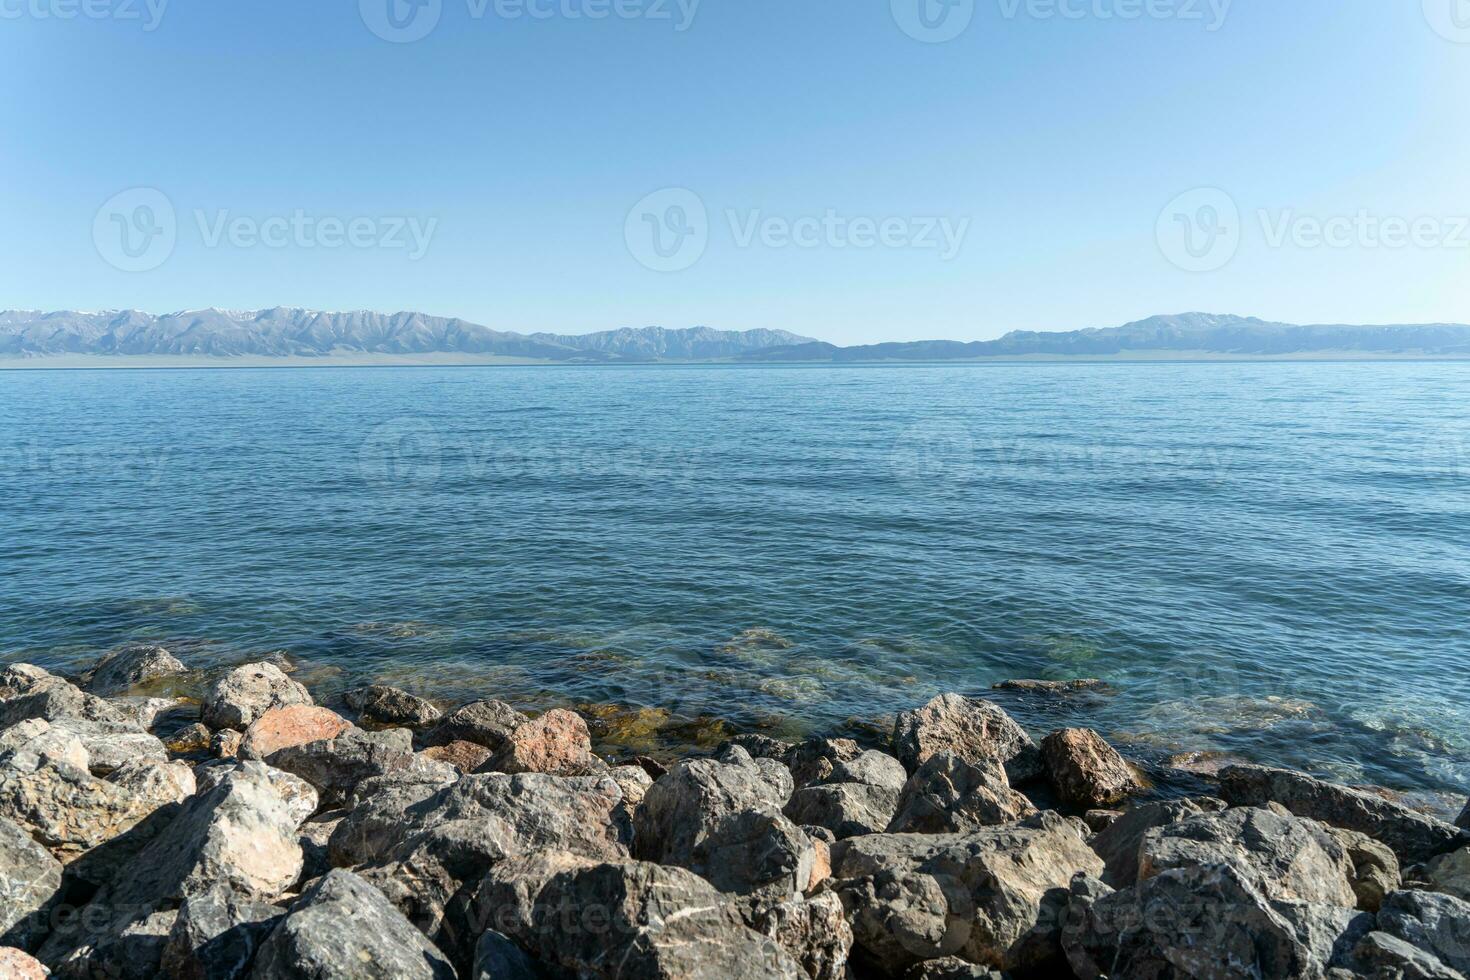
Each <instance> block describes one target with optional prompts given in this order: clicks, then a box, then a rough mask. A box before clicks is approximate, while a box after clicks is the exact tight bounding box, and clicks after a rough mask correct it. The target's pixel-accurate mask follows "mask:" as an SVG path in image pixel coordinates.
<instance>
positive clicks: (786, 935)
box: [740, 891, 852, 980]
mask: <svg viewBox="0 0 1470 980" xmlns="http://www.w3.org/2000/svg"><path fill="white" fill-rule="evenodd" d="M740 911H741V915H742V917H743V918H744V919H745V924H746V925H747V926H749V927H750V928H751V929H754V930H755V931H756V932H758V933H760V934H761V935H763V936H766V937H767V938H769V939H774V940H775V941H776V943H777V945H779V946H780V947H781V948H782V949H784V950H785V951H786V952H788V953H790V954H791V957H792V958H793V959H795V960H796V962H797V963H799V964H801V968H802V969H803V970H805V971H806V975H807V976H808V977H810V978H811V980H844V978H846V977H847V959H848V956H849V954H850V953H851V951H852V928H851V927H850V926H849V925H848V924H847V913H846V912H845V910H844V909H843V908H842V901H841V900H840V899H839V898H838V897H837V893H836V892H831V891H821V892H819V893H817V894H815V895H812V896H811V897H809V898H805V897H801V896H793V897H787V898H783V899H780V900H778V901H763V900H758V899H757V900H749V901H746V902H744V903H742V904H741V906H740Z"/></svg>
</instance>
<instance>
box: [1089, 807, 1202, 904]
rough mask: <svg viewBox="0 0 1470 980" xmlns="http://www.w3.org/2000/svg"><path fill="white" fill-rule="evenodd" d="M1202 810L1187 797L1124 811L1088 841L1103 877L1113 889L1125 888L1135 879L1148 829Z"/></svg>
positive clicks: (1185, 817)
mask: <svg viewBox="0 0 1470 980" xmlns="http://www.w3.org/2000/svg"><path fill="white" fill-rule="evenodd" d="M1203 812H1204V811H1203V810H1201V809H1200V808H1199V807H1198V806H1196V805H1195V804H1194V803H1192V802H1190V801H1189V800H1160V801H1156V802H1153V803H1142V804H1139V805H1137V806H1133V807H1130V808H1129V809H1128V810H1125V811H1124V812H1123V814H1122V816H1120V817H1118V818H1117V819H1116V820H1114V821H1112V822H1111V823H1110V824H1108V825H1107V826H1106V827H1104V828H1103V829H1102V830H1100V831H1098V832H1097V833H1096V834H1094V835H1093V837H1092V840H1090V841H1088V843H1089V844H1090V845H1091V846H1092V849H1093V850H1094V851H1096V852H1097V855H1098V857H1100V858H1102V859H1103V866H1104V870H1103V874H1102V880H1103V881H1105V882H1107V883H1108V884H1109V885H1111V886H1112V887H1113V888H1127V887H1128V886H1129V885H1132V884H1134V883H1135V882H1137V881H1138V872H1139V855H1140V852H1141V851H1142V850H1143V839H1144V837H1145V836H1146V835H1147V834H1148V832H1149V831H1150V830H1152V829H1154V828H1155V827H1163V826H1165V825H1167V824H1172V823H1177V822H1179V821H1180V820H1186V819H1188V818H1189V817H1192V816H1195V815H1196V814H1199V813H1203Z"/></svg>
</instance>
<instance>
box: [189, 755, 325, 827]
mask: <svg viewBox="0 0 1470 980" xmlns="http://www.w3.org/2000/svg"><path fill="white" fill-rule="evenodd" d="M194 775H195V780H196V782H197V785H198V788H197V789H196V790H195V792H197V793H208V792H209V791H210V790H212V789H214V788H215V787H216V786H218V785H220V783H222V782H224V781H226V780H228V779H233V778H235V777H236V776H237V775H243V776H246V777H248V778H250V779H253V780H264V781H265V783H266V784H267V785H269V786H270V788H271V789H272V790H274V791H275V794H276V795H277V796H279V797H280V798H281V802H283V803H285V804H286V812H287V813H289V814H290V815H291V819H292V820H294V821H295V822H296V825H297V826H298V827H299V826H300V825H301V824H303V823H305V822H306V820H307V819H308V818H309V817H310V816H311V815H312V814H314V813H316V812H317V810H318V809H319V807H320V798H319V797H318V795H317V791H316V788H315V787H313V786H312V785H311V783H308V782H307V781H306V780H304V779H302V778H301V777H300V776H296V775H292V774H291V773H289V772H285V771H284V770H281V769H277V768H275V767H274V766H268V765H266V764H265V763H264V762H255V761H253V760H252V761H249V762H240V761H238V760H235V759H212V760H210V761H209V762H205V763H201V764H200V765H199V766H197V767H195V769H194Z"/></svg>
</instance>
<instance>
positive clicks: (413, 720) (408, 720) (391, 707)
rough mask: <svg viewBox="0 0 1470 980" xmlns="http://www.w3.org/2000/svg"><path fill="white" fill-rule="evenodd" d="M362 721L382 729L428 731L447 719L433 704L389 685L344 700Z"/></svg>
mask: <svg viewBox="0 0 1470 980" xmlns="http://www.w3.org/2000/svg"><path fill="white" fill-rule="evenodd" d="M342 698H343V700H344V701H346V702H347V707H349V708H351V709H352V710H353V711H355V712H357V714H358V717H359V718H360V720H361V721H363V722H365V723H367V724H371V725H379V726H383V727H391V728H411V729H413V730H414V731H419V730H421V729H424V728H427V727H428V726H430V725H432V724H434V723H435V722H436V721H438V720H439V719H440V718H442V717H443V716H444V712H442V711H440V710H439V709H438V708H436V707H435V706H434V704H433V702H431V701H426V700H425V699H423V698H421V697H418V696H417V695H413V694H409V693H408V692H407V691H400V690H399V689H398V688H396V687H389V686H387V685H386V684H372V685H369V686H368V687H359V688H356V689H355V690H351V691H348V692H347V693H346V694H344V695H343V696H342Z"/></svg>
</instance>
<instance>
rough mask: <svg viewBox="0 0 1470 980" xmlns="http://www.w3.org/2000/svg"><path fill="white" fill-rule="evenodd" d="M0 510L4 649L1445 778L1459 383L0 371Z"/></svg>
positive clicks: (1459, 506)
mask: <svg viewBox="0 0 1470 980" xmlns="http://www.w3.org/2000/svg"><path fill="white" fill-rule="evenodd" d="M0 519H3V520H0V593H3V595H4V597H5V598H4V601H3V602H0V656H3V657H5V658H25V659H30V660H35V661H39V662H41V663H43V664H48V665H53V666H65V665H68V664H72V663H75V662H77V661H78V660H79V659H80V658H83V657H86V656H91V655H93V654H94V653H95V652H96V651H97V650H98V649H100V648H104V647H107V646H110V645H112V644H115V643H117V642H120V641H122V640H126V639H150V640H157V641H161V642H163V643H165V644H166V645H169V646H170V647H172V648H175V649H177V650H178V651H179V652H181V653H182V654H183V655H184V656H185V657H186V658H187V659H190V660H192V661H193V662H194V663H196V664H198V665H201V666H205V665H213V664H222V663H227V662H233V661H238V660H241V659H244V658H246V657H249V656H254V655H259V654H261V653H263V652H268V651H274V650H285V651H288V652H290V653H291V654H292V655H293V656H295V657H297V658H300V659H301V660H302V661H303V662H304V664H305V665H306V667H305V669H306V670H308V671H309V672H310V673H311V674H312V676H313V678H315V679H318V680H319V682H320V683H323V684H326V685H329V686H330V685H345V684H350V683H356V682H359V681H362V680H368V679H385V680H389V681H392V682H396V683H399V684H402V685H403V686H406V687H410V688H416V689H420V690H426V691H429V692H430V693H436V694H442V695H445V696H468V695H471V694H480V695H484V694H489V695H494V696H500V697H504V698H506V699H509V700H512V701H516V702H520V703H523V704H526V705H528V706H541V705H547V704H551V703H561V702H613V703H616V704H619V705H625V706H630V707H634V708H636V707H639V706H658V707H664V708H668V709H670V714H669V715H668V717H667V719H666V720H663V721H661V722H660V723H664V724H667V725H669V726H673V727H677V725H678V724H679V723H680V722H683V721H690V720H693V719H699V718H701V717H705V718H709V717H716V718H721V719H725V720H727V721H728V722H729V723H730V724H732V725H734V726H738V727H741V728H760V729H762V730H771V731H776V732H780V733H790V734H797V733H800V732H801V731H803V730H809V729H815V730H823V731H827V730H839V729H846V730H855V731H863V730H868V729H869V728H870V726H872V725H881V724H882V723H883V720H884V717H885V716H886V715H888V714H890V713H891V712H893V711H895V710H897V709H899V708H903V707H906V706H910V705H913V704H915V703H918V702H921V701H923V700H925V699H927V698H928V697H929V696H931V695H932V694H934V693H936V692H939V691H942V690H959V691H964V692H971V693H976V692H981V691H984V690H985V689H986V688H988V686H989V685H990V684H991V683H993V682H995V681H998V680H1002V679H1005V678H1008V677H1023V676H1024V677H1035V676H1040V677H1071V676H1095V677H1100V678H1103V679H1105V680H1107V681H1108V682H1109V683H1110V684H1111V685H1112V687H1113V691H1112V693H1109V694H1105V695H1101V696H1094V697H1086V698H1072V699H1064V700H1047V699H1030V700H1025V699H1021V700H1017V699H1014V698H1012V699H1010V700H1009V701H1008V702H1007V703H1008V704H1009V705H1010V706H1011V707H1013V708H1014V709H1015V710H1016V711H1017V712H1018V713H1019V715H1020V716H1021V717H1022V718H1023V719H1024V720H1025V721H1026V722H1027V723H1028V724H1031V725H1033V726H1036V727H1038V728H1045V727H1046V726H1047V725H1050V724H1058V723H1061V722H1064V721H1066V722H1070V721H1085V722H1087V723H1090V724H1093V725H1095V726H1097V727H1099V728H1100V729H1101V730H1103V731H1104V732H1105V733H1107V734H1108V735H1109V736H1111V737H1114V738H1116V739H1118V740H1120V741H1121V742H1123V743H1124V744H1125V745H1127V746H1131V747H1132V750H1133V751H1135V752H1137V753H1139V754H1141V755H1142V756H1146V757H1150V758H1152V757H1155V756H1157V757H1160V758H1162V757H1163V756H1165V755H1167V754H1168V753H1171V752H1176V751H1187V750H1212V751H1217V752H1224V753H1229V754H1233V755H1240V756H1245V757H1248V758H1252V759H1257V760H1261V761H1266V762H1272V763H1279V764H1286V765H1291V766H1296V767H1302V768H1307V769H1310V770H1312V771H1315V772H1319V773H1322V774H1325V775H1329V776H1334V777H1338V778H1348V779H1361V780H1368V781H1372V782H1377V783H1383V784H1386V785H1390V786H1394V787H1398V788H1403V789H1419V790H1464V789H1466V788H1467V787H1470V723H1467V722H1470V699H1467V693H1470V692H1467V687H1470V684H1467V678H1470V601H1467V600H1470V365H1466V364H1447V363H1402V362H1400V363H1362V364H1295V363H1294V364H1221V363H1212V364H1177V363H1171V364H1099V365H1043V364H1017V365H966V366H915V367H907V366H905V367H858V368H841V369H829V368H817V367H807V368H790V369H786V368H760V369H744V368H733V367H670V366H649V367H641V368H640V367H620V368H607V367H585V368H583V367H556V368H540V367H535V368H530V367H528V368H511V367H495V368H423V369H420V368H399V369H350V370H347V369H310V370H224V371H135V370H127V371H9V372H0ZM653 717H655V718H657V719H663V716H662V715H655V716H653Z"/></svg>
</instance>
